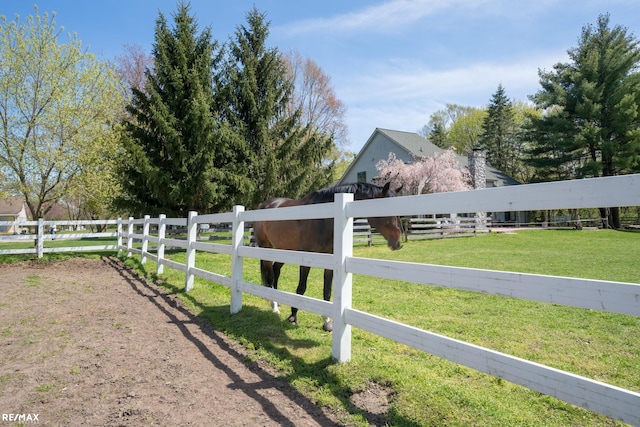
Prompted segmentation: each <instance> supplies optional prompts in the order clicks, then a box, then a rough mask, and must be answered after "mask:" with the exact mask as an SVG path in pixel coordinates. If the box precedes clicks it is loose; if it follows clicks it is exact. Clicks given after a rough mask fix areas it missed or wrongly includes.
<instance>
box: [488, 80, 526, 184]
mask: <svg viewBox="0 0 640 427" xmlns="http://www.w3.org/2000/svg"><path fill="white" fill-rule="evenodd" d="M482 129H483V134H482V137H481V138H480V146H481V147H483V148H485V149H486V150H487V161H488V162H489V163H490V164H491V165H492V166H493V167H495V168H496V169H499V170H501V171H503V172H505V173H506V174H507V175H511V176H513V175H514V173H515V172H516V168H517V155H518V153H517V150H516V132H515V122H514V112H513V104H512V103H511V101H510V100H509V98H507V95H506V92H505V90H504V87H502V84H500V85H498V89H497V90H496V92H495V93H494V94H493V96H492V97H491V101H490V103H489V107H488V108H487V116H486V117H485V118H484V122H483V125H482Z"/></svg>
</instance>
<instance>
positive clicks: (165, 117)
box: [118, 3, 248, 216]
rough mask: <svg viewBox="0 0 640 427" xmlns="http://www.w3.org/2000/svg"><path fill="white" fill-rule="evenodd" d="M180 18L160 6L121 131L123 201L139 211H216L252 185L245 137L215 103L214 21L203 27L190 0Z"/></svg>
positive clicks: (217, 53)
mask: <svg viewBox="0 0 640 427" xmlns="http://www.w3.org/2000/svg"><path fill="white" fill-rule="evenodd" d="M174 20H175V27H174V28H173V29H170V28H169V27H168V24H167V21H166V19H165V18H164V16H163V15H162V14H160V16H159V18H158V19H157V20H156V29H155V43H154V46H153V59H154V69H153V72H151V71H149V70H147V72H146V80H147V82H146V86H145V90H144V91H141V90H138V89H136V88H132V92H133V99H132V103H131V105H130V106H129V108H128V111H129V113H130V114H131V117H130V118H129V119H128V120H126V123H125V132H124V135H123V144H124V147H125V150H126V152H127V157H128V158H129V161H128V162H123V164H122V167H121V173H122V178H123V186H124V187H125V188H124V190H125V193H124V194H125V196H124V197H122V198H120V199H119V201H118V202H119V206H120V207H121V208H125V209H128V210H129V211H130V212H131V213H134V214H140V215H141V214H145V213H148V214H157V213H165V214H167V215H180V216H184V215H185V214H186V212H187V211H189V210H196V211H198V212H200V213H207V212H216V211H219V210H223V209H228V208H230V207H231V204H232V203H233V201H234V199H236V198H237V194H238V193H241V192H242V191H246V189H247V187H248V183H247V178H246V177H245V176H246V170H243V169H242V166H241V164H242V160H244V159H240V165H239V162H238V155H239V152H241V145H239V144H238V142H237V138H236V137H235V135H233V133H232V132H230V131H229V129H228V125H227V124H226V123H224V122H223V121H220V120H219V118H220V117H219V114H218V113H217V112H216V109H215V107H216V105H217V102H216V99H215V95H216V94H214V90H213V72H214V70H215V69H216V67H217V65H218V63H219V61H220V51H221V49H220V48H219V47H218V43H217V41H212V40H211V31H210V29H209V28H206V29H205V30H204V31H202V33H200V34H199V35H198V34H197V33H198V27H197V24H196V21H195V19H194V18H193V17H192V16H190V14H189V6H188V5H187V4H185V3H181V4H180V5H179V6H178V10H177V12H176V14H175V16H174ZM238 150H240V151H238Z"/></svg>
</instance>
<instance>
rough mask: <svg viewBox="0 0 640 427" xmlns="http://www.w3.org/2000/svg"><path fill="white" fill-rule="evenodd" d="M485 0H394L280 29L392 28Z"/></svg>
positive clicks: (286, 31)
mask: <svg viewBox="0 0 640 427" xmlns="http://www.w3.org/2000/svg"><path fill="white" fill-rule="evenodd" d="M482 3H484V2H482V1H472V0H455V1H454V0H449V1H441V0H392V1H388V2H386V3H381V4H379V5H376V6H370V7H367V8H364V9H362V10H359V11H356V12H351V13H345V14H341V15H336V16H333V17H330V18H316V19H308V20H304V21H298V22H294V23H292V24H289V25H284V26H282V27H280V28H279V29H280V30H281V31H284V32H285V33H288V34H290V35H291V34H300V33H314V32H322V31H332V32H336V31H359V30H364V31H368V32H372V31H377V30H389V29H393V28H398V27H401V26H402V25H408V24H411V23H413V22H416V21H418V20H420V19H422V18H423V17H425V16H428V15H433V14H435V13H438V12H440V11H442V10H445V9H449V8H452V7H457V6H460V5H464V6H465V7H466V8H469V9H471V8H476V7H479V6H480V5H481V4H482Z"/></svg>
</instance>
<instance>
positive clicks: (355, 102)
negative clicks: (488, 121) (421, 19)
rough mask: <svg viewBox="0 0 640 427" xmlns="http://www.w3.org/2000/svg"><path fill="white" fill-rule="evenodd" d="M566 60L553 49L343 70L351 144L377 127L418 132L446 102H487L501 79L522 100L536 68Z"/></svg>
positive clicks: (530, 90)
mask: <svg viewBox="0 0 640 427" xmlns="http://www.w3.org/2000/svg"><path fill="white" fill-rule="evenodd" d="M567 60H568V58H567V56H566V53H565V52H557V53H547V54H540V55H529V56H527V57H525V58H520V59H517V60H514V61H513V62H511V63H491V62H476V63H473V64H470V65H469V66H466V67H459V68H452V69H444V70H433V69H430V68H428V67H425V66H420V65H418V64H415V63H413V64H406V65H405V66H398V64H394V65H396V66H395V67H393V68H392V67H386V68H382V67H378V68H377V69H376V70H374V71H372V72H370V73H369V74H367V75H360V76H349V77H347V76H343V78H342V79H341V84H340V85H338V86H337V88H336V89H337V92H338V94H339V96H340V97H341V98H342V100H343V101H344V102H345V104H346V105H347V109H348V110H347V122H348V125H349V130H350V139H351V149H352V150H354V151H356V152H357V151H359V150H360V148H361V147H362V144H364V143H365V142H366V140H367V138H368V137H369V136H370V135H371V133H372V132H373V130H374V129H375V128H376V127H381V128H389V129H395V130H402V131H408V132H416V131H418V130H419V129H420V128H422V126H424V125H425V124H427V122H428V121H429V117H430V116H431V114H433V113H434V112H435V111H437V110H439V109H442V108H444V107H445V105H446V104H459V105H464V106H474V107H481V106H485V105H487V104H488V103H489V100H490V98H491V96H492V95H493V94H494V93H495V91H496V89H497V87H498V84H500V83H501V84H502V85H503V87H504V88H505V90H506V92H507V96H509V97H510V98H511V99H514V100H516V101H526V99H527V96H528V95H533V94H535V93H536V92H537V91H538V90H539V89H540V86H539V77H538V69H539V68H544V69H551V68H552V66H553V65H554V64H555V63H557V62H566V61H567Z"/></svg>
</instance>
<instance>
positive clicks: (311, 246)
mask: <svg viewBox="0 0 640 427" xmlns="http://www.w3.org/2000/svg"><path fill="white" fill-rule="evenodd" d="M337 193H353V194H354V199H355V200H364V199H375V198H382V197H393V196H396V195H397V194H396V192H395V191H394V190H391V189H389V184H386V185H385V186H384V187H380V186H378V185H374V184H370V183H364V182H359V183H354V184H345V185H340V186H335V187H328V188H323V189H321V190H316V191H313V192H311V193H309V194H307V195H306V196H305V197H304V198H302V199H300V200H294V199H286V198H275V199H270V200H267V201H265V202H263V203H262V204H261V205H260V206H259V209H270V208H281V207H287V206H300V205H310V204H315V203H328V202H333V200H334V195H335V194H337ZM367 220H368V221H369V225H370V226H371V227H373V228H375V229H376V230H378V232H379V233H380V234H382V235H383V236H384V238H385V239H386V240H387V244H388V246H389V247H390V248H391V249H392V250H396V249H400V247H401V246H402V245H401V243H400V238H401V236H402V226H401V223H400V219H399V218H398V217H397V216H395V217H372V218H367ZM253 230H254V235H255V239H256V244H257V245H258V246H260V247H263V248H275V249H286V250H293V251H305V252H320V253H333V219H332V218H327V219H307V220H286V221H256V222H255V223H254V224H253ZM283 265H284V264H283V263H281V262H271V261H265V260H261V261H260V272H261V274H262V284H263V285H265V286H269V287H271V288H274V289H278V278H279V277H280V270H281V269H282V266H283ZM309 270H310V267H306V266H302V265H301V266H300V280H299V282H298V288H297V290H296V293H297V294H299V295H304V292H305V291H306V289H307V278H308V277H309ZM332 282H333V270H325V271H324V293H323V294H324V299H325V301H329V300H330V299H331V285H332ZM272 307H273V311H274V312H275V313H279V312H280V310H279V309H278V303H277V302H275V301H273V302H272ZM288 320H289V322H291V323H298V309H297V308H294V307H292V308H291V316H289V319H288ZM324 321H325V322H324V325H323V329H324V330H326V331H331V330H332V329H333V324H332V322H331V320H330V319H327V318H325V319H324Z"/></svg>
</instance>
